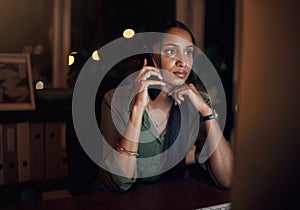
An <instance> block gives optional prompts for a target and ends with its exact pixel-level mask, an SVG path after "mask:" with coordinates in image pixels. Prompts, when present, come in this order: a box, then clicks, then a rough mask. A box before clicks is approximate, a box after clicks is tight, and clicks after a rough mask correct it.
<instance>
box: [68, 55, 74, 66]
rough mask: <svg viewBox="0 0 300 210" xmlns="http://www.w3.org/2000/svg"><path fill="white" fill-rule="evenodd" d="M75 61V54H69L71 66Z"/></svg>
mask: <svg viewBox="0 0 300 210" xmlns="http://www.w3.org/2000/svg"><path fill="white" fill-rule="evenodd" d="M74 62H75V58H74V56H73V55H69V62H68V64H69V66H71V65H72V64H73V63H74Z"/></svg>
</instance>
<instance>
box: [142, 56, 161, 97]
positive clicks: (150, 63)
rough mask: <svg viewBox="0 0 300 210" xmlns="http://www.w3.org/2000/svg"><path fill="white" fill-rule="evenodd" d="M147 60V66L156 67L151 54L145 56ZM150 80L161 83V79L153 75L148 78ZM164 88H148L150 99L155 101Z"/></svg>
mask: <svg viewBox="0 0 300 210" xmlns="http://www.w3.org/2000/svg"><path fill="white" fill-rule="evenodd" d="M145 58H146V59H147V66H153V67H156V66H155V64H154V62H153V59H152V56H151V55H150V54H149V53H147V54H146V55H145ZM148 80H158V81H159V78H158V77H157V76H153V75H151V76H150V77H149V78H148ZM162 88H163V86H162V85H149V87H148V94H149V97H150V99H151V100H152V101H155V99H156V98H157V96H158V95H159V94H160V92H161V91H162Z"/></svg>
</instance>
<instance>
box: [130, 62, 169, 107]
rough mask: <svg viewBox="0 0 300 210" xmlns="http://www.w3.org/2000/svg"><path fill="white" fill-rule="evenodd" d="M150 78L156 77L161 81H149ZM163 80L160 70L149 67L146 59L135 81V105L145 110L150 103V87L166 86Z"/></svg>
mask: <svg viewBox="0 0 300 210" xmlns="http://www.w3.org/2000/svg"><path fill="white" fill-rule="evenodd" d="M150 76H156V77H157V78H158V79H160V80H161V81H158V80H147V79H148V78H149V77H150ZM162 80H163V77H162V76H161V74H160V71H159V69H158V68H156V67H153V66H147V59H144V64H143V68H142V69H141V70H140V71H139V74H138V76H137V77H136V79H135V86H136V90H137V95H136V98H135V105H136V106H138V107H140V108H142V109H145V107H146V106H147V105H148V103H149V95H148V87H149V85H165V84H166V83H164V82H163V81H162Z"/></svg>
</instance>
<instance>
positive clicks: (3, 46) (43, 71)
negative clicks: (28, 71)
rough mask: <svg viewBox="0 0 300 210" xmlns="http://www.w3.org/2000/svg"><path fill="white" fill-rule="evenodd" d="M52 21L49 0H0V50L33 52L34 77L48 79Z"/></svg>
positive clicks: (49, 75)
mask: <svg viewBox="0 0 300 210" xmlns="http://www.w3.org/2000/svg"><path fill="white" fill-rule="evenodd" d="M51 24H52V1H41V0H22V1H20V0H1V2H0V28H1V33H0V52H1V53H3V52H5V53H21V52H24V51H25V52H32V61H33V65H32V68H33V79H34V80H37V79H42V78H44V79H46V77H48V79H51V66H52V65H51V59H52V53H51V48H52V28H51V27H52V25H51ZM25 46H30V47H27V48H26V47H25ZM33 52H34V53H33Z"/></svg>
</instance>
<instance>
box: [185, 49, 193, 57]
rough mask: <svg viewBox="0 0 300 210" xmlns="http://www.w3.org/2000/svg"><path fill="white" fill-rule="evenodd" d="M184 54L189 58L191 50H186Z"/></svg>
mask: <svg viewBox="0 0 300 210" xmlns="http://www.w3.org/2000/svg"><path fill="white" fill-rule="evenodd" d="M185 54H186V55H187V56H191V55H193V51H192V50H187V51H185Z"/></svg>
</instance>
